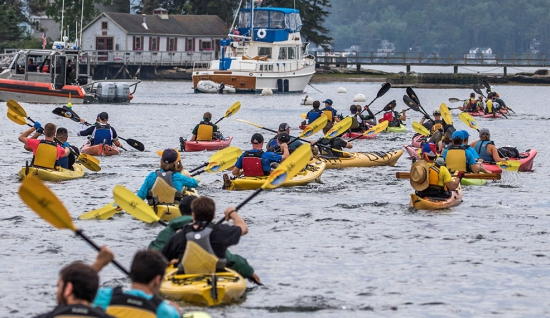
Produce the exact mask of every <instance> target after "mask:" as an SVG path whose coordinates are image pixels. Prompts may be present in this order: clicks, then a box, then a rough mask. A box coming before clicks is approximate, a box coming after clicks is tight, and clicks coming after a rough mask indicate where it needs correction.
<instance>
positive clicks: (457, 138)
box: [442, 130, 484, 173]
mask: <svg viewBox="0 0 550 318" xmlns="http://www.w3.org/2000/svg"><path fill="white" fill-rule="evenodd" d="M452 140H453V145H452V146H451V147H449V148H447V149H445V150H444V151H443V154H442V157H443V158H444V159H445V161H446V163H447V168H448V169H449V170H451V171H453V172H455V171H461V172H473V173H479V172H480V171H482V172H483V171H484V168H483V166H482V165H481V164H480V163H478V162H477V161H476V158H475V157H474V156H473V155H472V153H471V152H469V151H467V150H466V149H465V148H464V146H463V145H462V143H463V142H464V136H463V135H462V131H460V130H457V131H455V132H454V133H453V135H452Z"/></svg>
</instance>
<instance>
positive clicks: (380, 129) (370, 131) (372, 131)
mask: <svg viewBox="0 0 550 318" xmlns="http://www.w3.org/2000/svg"><path fill="white" fill-rule="evenodd" d="M389 123H390V122H389V121H387V120H384V121H383V122H381V123H379V124H378V125H376V126H373V127H371V128H369V129H368V130H367V131H365V132H364V133H363V136H368V135H374V134H378V133H380V132H383V131H384V130H386V128H388V125H389Z"/></svg>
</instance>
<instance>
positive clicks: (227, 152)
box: [208, 146, 243, 162]
mask: <svg viewBox="0 0 550 318" xmlns="http://www.w3.org/2000/svg"><path fill="white" fill-rule="evenodd" d="M242 153H243V151H242V150H241V148H239V147H236V146H231V147H227V148H224V149H222V150H219V151H218V152H216V153H215V154H213V155H212V156H210V159H209V160H208V162H214V161H218V160H220V159H223V158H224V157H226V156H235V155H237V154H238V156H237V158H238V157H240V155H241V154H242Z"/></svg>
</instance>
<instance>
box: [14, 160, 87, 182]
mask: <svg viewBox="0 0 550 318" xmlns="http://www.w3.org/2000/svg"><path fill="white" fill-rule="evenodd" d="M73 169H74V170H69V169H65V168H61V167H56V169H53V170H52V169H46V168H38V167H28V170H27V167H23V168H21V170H19V173H18V176H19V180H23V179H25V177H26V176H27V175H33V176H36V177H38V178H40V179H41V180H43V181H65V180H71V179H78V178H82V177H83V176H84V172H85V168H84V166H83V165H81V164H80V163H75V164H74V165H73Z"/></svg>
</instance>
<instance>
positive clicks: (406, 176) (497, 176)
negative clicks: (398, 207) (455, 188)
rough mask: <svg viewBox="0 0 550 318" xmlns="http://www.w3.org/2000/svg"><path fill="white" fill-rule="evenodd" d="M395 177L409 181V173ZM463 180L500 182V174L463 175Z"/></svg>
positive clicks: (398, 174) (400, 173)
mask: <svg viewBox="0 0 550 318" xmlns="http://www.w3.org/2000/svg"><path fill="white" fill-rule="evenodd" d="M395 177H396V178H398V179H409V178H410V177H411V173H410V172H396V173H395ZM464 178H468V179H487V180H500V178H501V174H500V173H465V174H464Z"/></svg>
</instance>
